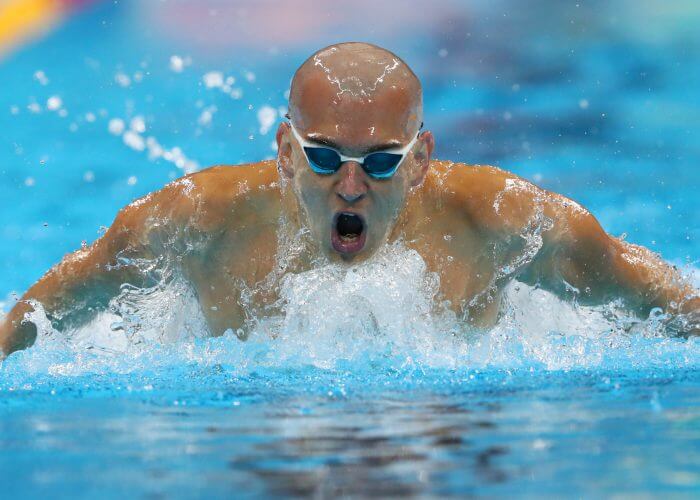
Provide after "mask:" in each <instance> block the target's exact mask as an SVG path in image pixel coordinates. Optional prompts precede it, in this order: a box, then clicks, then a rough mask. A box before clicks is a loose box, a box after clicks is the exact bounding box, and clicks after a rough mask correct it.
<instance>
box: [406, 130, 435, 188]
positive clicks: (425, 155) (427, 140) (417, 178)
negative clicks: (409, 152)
mask: <svg viewBox="0 0 700 500" xmlns="http://www.w3.org/2000/svg"><path fill="white" fill-rule="evenodd" d="M417 142H418V151H416V153H415V155H414V156H413V157H414V159H415V162H416V170H415V172H413V175H412V177H411V179H410V184H411V187H417V186H420V185H421V184H423V180H425V176H426V175H427V173H428V169H429V168H430V157H431V156H432V154H433V149H435V138H434V137H433V133H432V132H430V131H429V130H426V131H425V132H423V133H422V134H421V135H420V137H418V141H417Z"/></svg>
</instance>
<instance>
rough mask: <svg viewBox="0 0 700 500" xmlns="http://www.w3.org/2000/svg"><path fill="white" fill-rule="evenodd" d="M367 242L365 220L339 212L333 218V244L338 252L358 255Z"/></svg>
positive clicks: (348, 213)
mask: <svg viewBox="0 0 700 500" xmlns="http://www.w3.org/2000/svg"><path fill="white" fill-rule="evenodd" d="M366 240H367V227H366V224H365V221H364V219H363V218H362V217H361V216H359V215H357V214H354V213H352V212H338V213H337V214H335V217H334V218H333V229H332V231H331V244H332V245H333V248H334V249H335V251H336V252H339V253H342V254H352V253H357V252H359V251H360V250H362V249H363V248H364V246H365V241H366Z"/></svg>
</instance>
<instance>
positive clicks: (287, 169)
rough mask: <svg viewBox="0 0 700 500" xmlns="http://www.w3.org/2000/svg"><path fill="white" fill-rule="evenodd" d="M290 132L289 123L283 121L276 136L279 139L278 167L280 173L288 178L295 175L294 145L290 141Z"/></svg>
mask: <svg viewBox="0 0 700 500" xmlns="http://www.w3.org/2000/svg"><path fill="white" fill-rule="evenodd" d="M290 134H291V130H290V128H289V123H287V122H282V123H280V126H279V127H277V135H276V136H275V140H276V141H277V167H278V168H279V170H280V173H281V174H282V175H284V176H285V177H287V178H288V179H291V178H292V177H294V167H293V163H292V145H291V143H290V142H289V136H290Z"/></svg>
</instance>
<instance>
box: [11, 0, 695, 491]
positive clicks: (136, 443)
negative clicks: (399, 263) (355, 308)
mask: <svg viewBox="0 0 700 500" xmlns="http://www.w3.org/2000/svg"><path fill="white" fill-rule="evenodd" d="M17 3H18V2H17V1H15V0H5V1H4V2H0V19H2V15H3V14H4V15H7V13H8V12H9V11H10V10H11V9H12V8H13V7H14V6H15V5H16V4H17ZM30 3H33V4H37V5H39V4H41V5H43V6H44V7H45V8H46V9H47V10H46V12H48V13H49V14H47V15H46V16H45V18H42V16H39V17H40V18H41V20H40V21H37V22H36V26H38V28H37V30H36V31H31V30H30V31H28V32H27V36H26V37H24V38H21V37H20V38H18V37H16V36H10V34H11V30H10V29H9V28H8V24H7V23H6V24H3V23H2V21H1V20H0V51H2V52H1V54H2V55H1V56H0V57H1V59H0V127H1V129H2V133H1V134H0V135H1V138H0V241H2V243H1V244H0V302H2V301H3V298H4V297H6V299H5V303H4V306H5V308H7V307H8V306H9V304H10V303H11V294H12V293H13V292H16V293H21V292H22V291H24V290H25V289H26V288H27V287H28V286H30V285H31V284H32V283H33V282H34V281H35V280H36V279H37V278H39V277H40V276H41V274H42V273H43V272H45V271H46V269H48V268H49V267H50V266H51V265H53V264H54V263H56V262H57V261H58V260H59V259H60V258H61V257H62V256H63V255H64V254H65V253H66V252H70V251H72V250H75V249H76V248H78V247H79V246H80V244H81V241H92V240H93V239H95V238H96V237H97V236H98V234H99V232H100V230H101V229H100V228H101V227H102V226H108V225H109V224H110V223H111V221H112V219H113V217H114V216H115V214H116V212H117V210H118V209H119V208H120V207H122V206H123V205H125V204H127V203H129V202H130V201H132V200H133V199H135V198H137V197H139V196H141V195H143V194H145V193H147V192H149V191H152V190H154V189H158V188H159V187H161V186H162V185H164V184H165V183H166V182H168V181H169V180H170V179H173V178H175V177H178V176H180V175H183V174H184V173H185V172H188V171H194V170H197V169H200V168H204V167H207V166H210V165H214V164H237V163H242V162H252V161H257V160H260V159H264V158H269V157H273V156H274V155H275V150H274V145H273V138H274V131H275V128H276V124H277V122H278V121H279V119H280V116H281V114H283V112H284V109H285V107H286V92H287V89H288V86H289V82H290V79H291V76H292V74H293V72H294V70H295V69H296V68H297V67H298V66H299V65H300V64H301V63H302V62H303V60H304V59H305V58H306V57H308V56H309V55H310V54H311V53H313V52H314V51H315V50H317V49H318V48H320V47H323V46H326V45H328V44H331V43H335V42H339V41H348V40H357V41H367V42H372V43H376V44H379V45H381V46H384V47H386V48H388V49H390V50H392V51H394V52H396V53H397V54H398V55H399V56H401V57H402V58H403V59H404V60H406V62H407V63H408V64H409V65H411V67H412V68H413V69H414V71H415V72H416V73H417V74H418V76H419V77H420V78H421V79H422V82H423V87H424V100H425V124H426V127H427V128H429V129H431V130H433V132H434V133H435V135H436V139H437V148H436V157H437V158H440V159H450V160H454V161H461V162H465V163H476V164H494V165H498V166H501V167H503V168H506V169H509V170H512V171H514V172H516V173H518V174H519V175H522V176H524V177H526V178H528V179H530V180H532V181H534V182H536V183H538V184H539V185H542V186H544V187H546V188H549V189H552V190H555V191H558V192H561V193H563V194H565V195H567V196H570V197H572V198H574V199H575V200H577V201H579V202H581V203H582V204H583V205H585V206H586V207H587V208H589V209H590V210H591V211H592V212H593V213H594V214H595V215H596V216H597V217H598V218H599V220H600V221H601V223H602V224H603V226H604V227H605V228H606V229H607V230H608V231H610V232H611V233H613V234H616V235H620V234H622V233H625V234H626V235H627V236H626V237H627V239H628V240H629V241H633V242H635V243H640V244H643V245H646V246H648V247H650V248H652V249H653V250H654V251H657V252H659V253H661V255H663V256H664V257H665V258H666V259H668V260H670V261H672V262H674V263H677V264H681V265H685V266H686V269H687V270H690V271H691V272H693V271H694V270H695V269H696V267H697V262H698V258H699V256H700V243H699V241H698V237H699V236H700V229H699V227H700V226H699V225H698V223H697V220H698V214H700V202H699V201H698V200H699V198H698V195H697V191H698V188H700V169H698V163H699V160H700V127H698V123H699V121H700V30H698V29H697V26H698V23H699V22H700V4H699V3H698V2H695V1H677V2H673V3H672V4H669V3H666V2H661V1H647V0H636V1H631V0H616V1H602V0H601V1H597V0H591V1H544V0H534V1H532V2H528V3H527V6H525V4H523V3H522V2H516V1H456V0H455V1H450V0H441V1H435V2H431V3H430V4H429V5H428V4H426V3H425V2H414V1H408V2H369V1H364V0H361V1H356V2H352V3H343V4H340V3H336V2H321V1H315V0H301V1H299V2H287V3H280V2H273V1H247V0H246V1H236V2H225V1H223V0H220V1H212V0H207V1H197V2H195V1H189V2H188V1H172V0H170V1H144V2H139V1H135V0H134V1H114V2H99V1H97V2H88V1H81V2H58V1H54V2H51V1H43V2H40V1H36V2H30ZM39 10H41V9H39ZM30 17H31V16H29V14H28V13H27V12H24V13H23V14H22V15H21V16H20V17H19V18H13V19H14V20H13V22H12V23H11V24H10V26H14V27H15V28H17V26H19V24H21V23H19V24H18V21H17V20H18V19H19V20H24V21H23V22H27V23H29V21H28V19H30ZM29 24H31V23H29ZM3 30H4V31H3ZM29 35H31V36H29ZM20 40H21V43H20ZM561 342H562V344H566V343H567V342H570V341H567V340H561ZM225 346H226V347H227V348H228V349H236V348H235V347H232V345H229V344H225ZM214 347H216V344H214ZM214 347H212V345H211V344H207V343H205V344H203V345H198V346H197V347H196V349H195V351H196V352H197V353H199V354H200V355H202V357H201V359H200V358H197V359H194V360H193V359H192V357H191V356H190V357H188V356H189V355H187V356H186V355H182V354H179V355H172V354H169V353H167V352H166V353H160V354H159V356H162V357H163V358H164V359H165V361H162V360H161V361H159V362H158V363H156V366H157V367H160V369H162V370H163V372H162V373H161V372H159V371H158V370H156V369H154V370H152V371H151V370H149V368H148V363H146V362H144V361H143V359H140V360H139V361H138V362H137V364H136V368H135V367H134V366H135V365H134V364H133V363H131V364H128V368H124V367H123V366H121V365H119V364H118V363H117V365H116V367H115V366H113V365H111V364H108V365H101V364H99V363H98V365H99V366H98V368H94V367H93V368H90V367H88V368H87V369H85V368H83V369H77V371H75V370H76V369H75V366H77V365H79V364H80V363H82V362H84V361H85V360H84V359H82V358H80V359H78V360H76V359H74V358H70V359H63V358H61V356H62V354H58V355H55V354H51V355H50V356H48V357H42V356H41V355H35V357H32V355H31V354H26V355H25V354H22V355H18V356H17V357H16V359H15V360H12V359H11V360H8V362H6V363H5V364H4V366H3V367H2V370H1V371H0V412H1V416H0V422H1V423H0V425H1V426H2V434H1V435H0V470H2V471H3V474H2V476H3V477H10V478H11V479H10V480H9V482H8V483H7V485H8V486H7V487H9V488H10V489H9V491H10V492H16V493H27V492H30V493H34V494H38V493H48V492H52V493H56V492H60V493H62V494H63V495H65V496H72V495H75V494H81V495H89V494H92V493H97V492H100V493H103V492H104V491H103V490H102V489H101V488H104V487H108V488H110V490H109V491H110V492H112V494H114V495H116V494H119V493H120V492H121V493H132V494H140V495H150V496H153V495H156V496H157V495H168V496H170V495H178V494H190V495H194V496H197V495H199V494H201V495H204V494H218V495H224V494H231V493H238V494H248V495H251V496H252V495H261V494H276V493H286V494H292V495H294V494H318V495H321V496H323V495H329V496H330V495H336V494H339V493H350V494H352V493H355V494H375V495H404V494H416V495H436V496H437V495H441V496H442V495H449V494H488V495H508V494H520V495H522V494H528V493H529V494H532V495H535V494H551V495H569V494H574V493H575V494H578V495H587V494H593V495H596V494H601V495H605V494H612V493H615V492H618V493H619V492H622V493H628V494H641V493H644V492H647V493H648V492H656V493H661V492H675V493H680V494H692V493H697V492H698V485H699V484H700V468H698V466H697V464H698V463H699V462H698V458H699V457H698V455H697V449H698V448H697V446H698V444H699V442H700V411H699V409H698V396H697V394H698V386H699V382H700V376H698V371H697V368H698V366H699V365H700V355H699V354H698V353H699V350H700V348H699V347H698V346H697V345H696V344H695V343H693V342H692V341H691V342H688V343H685V342H684V341H670V340H659V339H645V340H644V341H640V342H639V343H638V344H635V345H634V346H632V347H631V348H630V349H631V351H627V352H628V353H629V352H631V353H632V355H630V357H629V359H627V358H626V360H625V361H623V362H617V361H616V362H609V363H608V362H606V363H603V366H602V367H601V366H600V365H599V364H597V363H596V362H591V361H590V359H589V358H587V356H588V355H589V354H590V353H588V352H587V351H586V348H585V346H584V347H581V349H580V350H578V351H577V349H579V347H571V346H570V345H569V346H564V347H565V348H566V349H568V350H567V351H566V354H567V355H570V356H572V358H575V357H576V353H577V352H578V353H579V355H580V358H581V360H582V361H580V363H577V362H576V361H573V362H570V363H563V364H562V365H561V366H563V367H564V370H563V371H562V370H561V369H555V370H554V371H553V372H552V371H551V370H549V368H551V367H549V366H548V365H547V363H544V366H543V364H542V363H540V364H538V363H536V362H532V363H530V362H529V361H527V362H524V363H523V364H518V363H514V360H517V359H518V357H519V356H520V354H519V351H516V352H514V353H511V358H509V362H507V363H505V364H504V366H501V367H497V368H493V367H489V368H488V369H485V370H486V371H485V372H483V373H480V372H479V369H476V371H474V368H473V367H469V366H464V367H461V368H459V369H456V370H455V369H454V368H452V369H449V370H448V369H444V370H437V371H435V370H433V371H431V369H428V368H426V367H421V366H420V365H419V366H418V367H415V366H413V365H411V366H413V368H411V369H410V370H408V371H406V370H407V369H406V368H404V369H397V368H396V363H397V361H396V360H395V359H392V360H390V361H386V362H384V361H377V360H376V359H374V358H372V357H371V356H370V358H371V360H370V361H372V362H376V363H378V364H375V365H372V363H371V362H369V363H360V364H353V363H350V365H349V366H347V367H345V368H343V366H342V364H341V365H334V368H333V369H332V370H329V371H328V370H322V369H319V368H310V367H307V368H298V367H294V368H293V369H292V368H289V367H285V366H281V367H280V366H276V367H272V368H270V367H269V366H266V367H262V368H256V367H252V368H251V367H249V368H247V369H246V370H243V371H242V372H241V371H240V370H239V368H240V367H239V366H235V367H234V368H231V367H227V366H228V365H227V364H226V363H225V362H224V363H223V364H222V363H221V362H220V360H218V361H216V362H211V361H208V360H207V359H208V358H206V356H204V355H203V354H202V352H207V351H208V350H209V349H212V348H214ZM549 347H550V348H551V346H549ZM197 349H199V350H197ZM595 349H596V350H597V351H596V354H597V355H600V350H601V349H603V350H604V349H606V347H605V346H604V344H597V345H596V346H595ZM664 353H666V354H668V353H671V354H670V355H667V356H666V354H664ZM375 354H376V352H375ZM603 354H604V356H603V357H605V355H606V354H605V352H604V353H603ZM608 354H609V353H608ZM71 355H72V354H71ZM23 356H24V357H23ZM56 356H58V358H56ZM183 356H184V357H183ZM635 356H636V357H637V358H638V360H641V365H638V364H636V363H635V361H634V360H633V358H635ZM655 356H658V357H655ZM612 357H613V358H614V357H615V355H614V354H613V355H612ZM159 359H160V358H159ZM203 359H204V360H205V361H202V360H203ZM241 359H243V358H236V363H239V362H241ZM567 359H568V358H567ZM596 359H597V358H596ZM179 363H183V364H184V366H178V365H179ZM233 364H235V363H233ZM171 365H172V366H171ZM487 365H488V363H487ZM222 366H223V367H222ZM533 366H534V367H535V371H534V373H533V372H532V371H531V369H532V367H533ZM561 366H560V367H559V368H561ZM66 367H68V368H66ZM373 369H376V372H375V371H373ZM71 370H73V371H71ZM290 370H291V371H290ZM183 406H188V407H192V406H194V407H196V409H193V410H189V409H188V410H187V411H184V410H182V407H183ZM10 473H11V474H10ZM8 474H9V475H8Z"/></svg>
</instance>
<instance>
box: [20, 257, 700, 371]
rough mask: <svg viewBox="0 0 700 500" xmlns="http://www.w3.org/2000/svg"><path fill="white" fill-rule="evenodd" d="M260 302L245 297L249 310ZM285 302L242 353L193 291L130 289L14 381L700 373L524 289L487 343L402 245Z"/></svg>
mask: <svg viewBox="0 0 700 500" xmlns="http://www.w3.org/2000/svg"><path fill="white" fill-rule="evenodd" d="M139 265H143V266H152V265H153V263H148V262H144V263H141V264H139ZM693 273H694V274H695V276H696V278H697V276H699V275H700V272H699V271H698V270H697V269H694V270H693ZM254 293H255V290H244V296H243V298H242V303H243V304H246V300H247V299H246V297H249V296H252V295H253V294H254ZM279 295H280V298H279V301H278V302H277V303H276V304H274V305H273V306H272V307H271V308H269V310H268V311H264V310H261V309H256V308H254V307H252V306H250V307H248V312H249V315H250V317H251V321H250V325H249V326H250V328H251V333H250V336H249V339H248V340H247V341H245V342H243V341H241V340H239V339H238V337H237V336H236V332H233V331H230V332H228V334H227V335H225V336H224V337H221V338H208V337H207V335H208V331H207V327H206V322H205V320H204V317H203V315H202V313H201V310H200V308H199V304H198V302H197V300H196V296H195V294H194V293H193V292H192V290H191V289H190V288H189V287H188V285H187V284H186V282H185V281H184V280H182V279H178V278H172V276H171V277H170V278H169V279H167V280H166V279H163V280H162V281H161V282H160V283H159V284H158V285H156V286H154V287H152V288H146V289H139V288H135V287H131V286H124V287H123V289H122V293H121V294H120V295H119V297H117V298H115V299H114V300H113V301H112V302H111V304H110V308H109V311H108V312H106V313H103V314H101V315H100V316H99V317H97V318H96V319H95V320H94V321H92V323H90V324H89V325H86V326H84V327H82V328H80V329H78V330H73V331H69V332H66V333H64V334H59V333H57V332H55V331H54V330H53V329H52V328H51V326H50V324H49V323H48V321H47V320H46V318H45V317H44V316H43V315H42V314H41V310H40V309H39V310H38V312H36V313H34V314H33V315H32V320H33V321H35V322H36V323H37V325H38V327H39V331H40V335H39V338H38V340H37V343H36V345H35V346H34V347H33V348H32V349H29V350H28V351H26V352H24V353H22V354H21V355H18V356H17V358H16V361H11V360H12V359H13V358H14V357H11V358H10V359H9V360H10V361H11V362H12V363H15V365H13V368H12V369H13V370H20V371H21V370H24V371H27V372H32V373H34V372H40V373H52V374H72V375H76V374H81V373H92V372H96V371H97V372H110V371H114V370H118V371H120V372H123V371H141V370H147V369H148V370H150V369H154V367H155V366H157V365H159V364H161V365H167V366H172V365H175V366H177V365H182V364H183V363H197V364H203V365H206V366H211V365H215V364H223V365H226V366H228V367H230V369H232V370H234V371H238V372H240V373H243V374H245V373H250V372H252V371H255V370H259V369H261V368H265V367H272V368H290V367H304V366H314V367H318V368H322V369H339V368H343V367H345V369H347V368H348V367H351V368H350V369H351V370H359V371H363V370H364V371H369V372H372V371H374V370H379V371H386V370H393V369H406V368H407V367H409V368H412V369H413V368H414V369H418V370H423V369H436V368H437V369H448V370H459V369H498V370H513V369H519V370H521V369H524V370H543V369H544V370H565V371H566V370H574V369H596V368H602V369H637V368H655V367H659V368H668V367H676V368H684V367H686V368H687V367H690V368H700V342H698V341H697V340H694V339H690V340H687V341H686V340H683V339H676V338H668V337H666V336H665V335H664V333H663V330H662V328H661V325H660V322H659V321H658V319H657V318H655V317H652V318H650V319H649V320H646V321H641V320H639V319H636V318H634V317H632V316H629V315H626V314H624V313H622V312H621V310H620V309H619V308H618V307H617V306H616V304H608V305H605V306H601V307H595V308H590V307H580V306H576V305H574V304H570V303H567V302H564V301H562V300H560V299H558V298H556V297H554V296H553V295H552V294H550V293H548V292H545V291H542V290H538V289H535V288H533V287H530V286H527V285H524V284H521V283H517V282H514V283H512V284H511V285H510V286H508V287H507V289H506V293H505V297H504V302H503V316H502V318H501V319H500V321H499V322H498V324H497V325H496V326H495V327H494V328H492V329H490V330H488V331H477V330H475V329H473V328H470V327H468V326H467V325H465V324H464V323H463V321H462V320H460V318H458V317H457V315H456V314H455V313H453V312H451V311H450V310H448V309H446V308H445V307H443V306H442V305H441V303H440V296H439V280H438V277H437V276H436V275H435V274H433V273H430V272H428V271H427V269H426V265H425V263H424V262H423V260H422V258H421V257H420V256H419V254H417V253H416V252H415V251H412V250H409V249H407V248H405V247H403V246H402V245H401V244H396V245H392V246H389V247H386V248H385V249H383V250H382V251H380V252H379V254H378V255H377V256H375V258H373V259H371V260H369V261H367V262H365V263H362V264H360V265H357V266H353V267H346V266H340V265H330V264H328V265H321V266H319V267H317V268H315V269H313V270H310V271H307V272H304V273H298V274H293V273H291V274H288V275H286V276H285V277H284V278H283V279H282V282H281V286H280V288H279ZM270 311H276V312H274V313H271V312H270ZM266 312H267V314H266Z"/></svg>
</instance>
